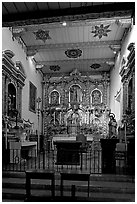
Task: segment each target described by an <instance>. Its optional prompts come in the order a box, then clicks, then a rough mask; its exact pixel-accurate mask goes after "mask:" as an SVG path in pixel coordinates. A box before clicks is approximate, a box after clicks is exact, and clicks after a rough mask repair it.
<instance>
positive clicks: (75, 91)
mask: <svg viewBox="0 0 137 204" xmlns="http://www.w3.org/2000/svg"><path fill="white" fill-rule="evenodd" d="M81 101H82V92H81V89H80V87H79V86H78V85H73V86H72V87H71V88H70V102H78V103H79V102H81Z"/></svg>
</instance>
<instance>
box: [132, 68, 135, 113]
mask: <svg viewBox="0 0 137 204" xmlns="http://www.w3.org/2000/svg"><path fill="white" fill-rule="evenodd" d="M132 83H133V84H132V87H133V91H132V93H133V94H132V112H133V113H135V71H134V72H133V76H132Z"/></svg>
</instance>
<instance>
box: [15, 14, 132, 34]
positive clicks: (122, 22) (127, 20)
mask: <svg viewBox="0 0 137 204" xmlns="http://www.w3.org/2000/svg"><path fill="white" fill-rule="evenodd" d="M106 20H107V23H109V24H112V23H116V24H117V23H118V22H119V26H122V27H127V26H129V25H130V24H131V23H132V20H131V16H122V17H113V18H102V19H101V18H99V19H86V20H83V21H78V20H77V21H69V22H67V24H66V27H81V26H95V25H97V24H101V23H105V22H106ZM62 27H63V26H62V22H55V23H47V24H46V23H45V24H36V25H29V26H28V25H26V26H25V25H24V26H21V27H20V26H17V27H14V28H13V29H15V30H17V29H20V28H21V29H24V32H22V35H24V34H25V32H36V31H37V30H39V29H42V30H45V29H50V30H51V29H55V28H62Z"/></svg>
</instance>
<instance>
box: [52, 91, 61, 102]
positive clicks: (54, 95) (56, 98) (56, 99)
mask: <svg viewBox="0 0 137 204" xmlns="http://www.w3.org/2000/svg"><path fill="white" fill-rule="evenodd" d="M51 104H52V105H58V104H59V93H58V92H57V91H53V92H52V93H51Z"/></svg>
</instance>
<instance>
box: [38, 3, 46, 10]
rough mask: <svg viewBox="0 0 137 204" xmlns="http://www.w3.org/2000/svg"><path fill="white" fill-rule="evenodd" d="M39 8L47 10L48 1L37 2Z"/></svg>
mask: <svg viewBox="0 0 137 204" xmlns="http://www.w3.org/2000/svg"><path fill="white" fill-rule="evenodd" d="M37 5H38V8H39V10H47V9H48V5H47V3H46V2H37Z"/></svg>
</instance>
